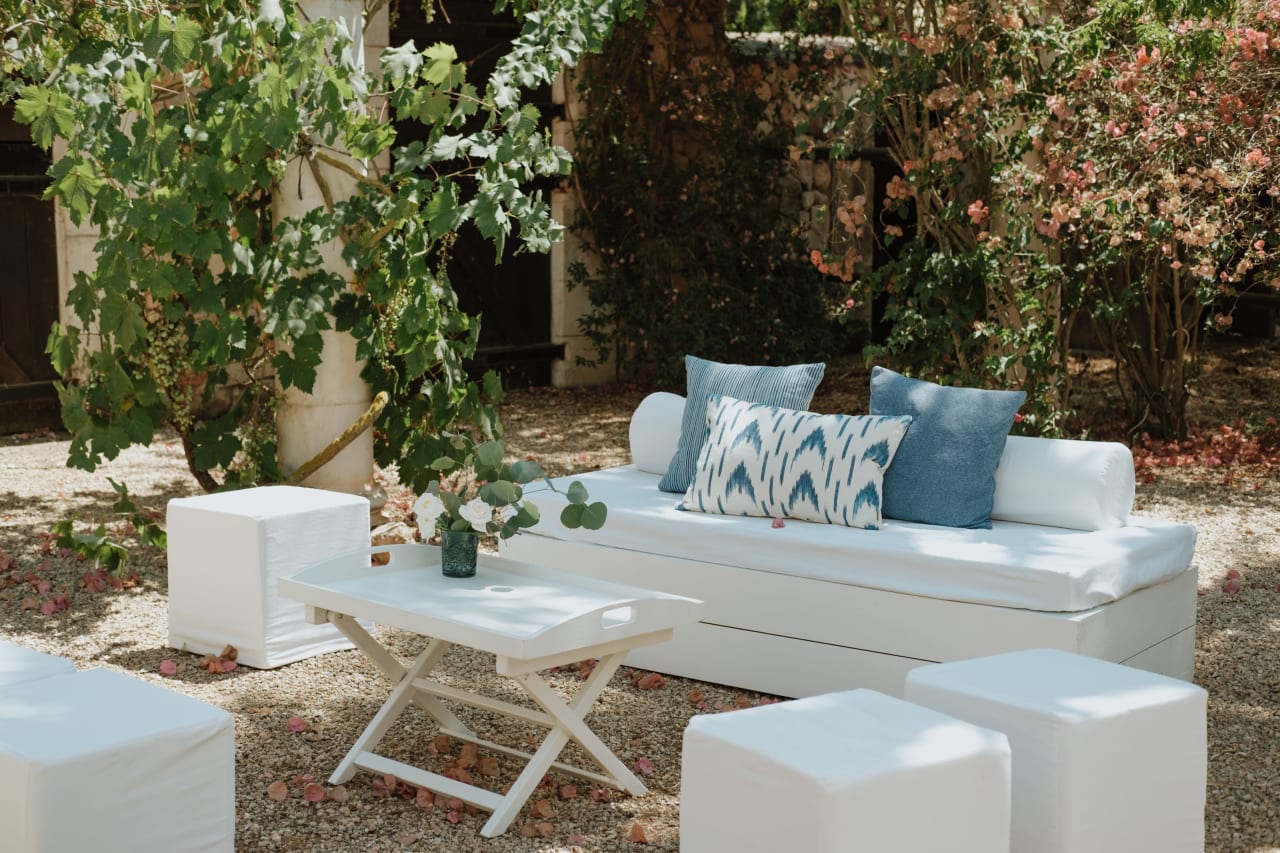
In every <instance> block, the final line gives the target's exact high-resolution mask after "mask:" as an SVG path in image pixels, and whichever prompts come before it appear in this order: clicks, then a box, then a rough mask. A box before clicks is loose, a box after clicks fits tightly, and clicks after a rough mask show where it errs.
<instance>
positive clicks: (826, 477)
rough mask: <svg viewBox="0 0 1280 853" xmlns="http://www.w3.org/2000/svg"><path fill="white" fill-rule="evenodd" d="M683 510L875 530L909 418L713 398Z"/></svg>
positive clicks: (909, 421)
mask: <svg viewBox="0 0 1280 853" xmlns="http://www.w3.org/2000/svg"><path fill="white" fill-rule="evenodd" d="M707 422H708V424H709V425H710V434H709V435H708V436H707V440H706V443H704V444H703V445H702V453H701V454H700V455H699V456H698V468H697V471H696V472H695V473H694V475H693V482H692V483H691V484H690V485H689V490H688V491H687V492H685V496H684V500H683V501H682V502H681V503H680V505H679V506H680V508H681V509H685V510H692V511H695V512H714V513H719V514H721V515H757V516H763V517H766V518H773V517H783V516H785V517H787V518H799V519H804V520H806V521H818V522H823V523H825V524H843V525H845V526H846V527H861V528H863V529H866V530H875V529H877V528H879V526H880V502H881V484H882V483H883V481H884V471H885V469H886V468H888V467H889V462H890V461H891V460H892V459H893V455H894V453H895V452H897V450H898V444H899V442H901V441H902V436H903V435H904V434H906V432H907V426H908V425H909V424H910V423H911V418H909V417H877V416H874V415H860V416H856V417H851V416H847V415H815V414H813V413H812V412H797V411H795V410H793V409H782V408H778V407H777V406H762V405H758V404H755V403H744V402H742V401H741V400H734V399H732V398H730V397H713V398H712V399H711V402H709V403H708V404H707Z"/></svg>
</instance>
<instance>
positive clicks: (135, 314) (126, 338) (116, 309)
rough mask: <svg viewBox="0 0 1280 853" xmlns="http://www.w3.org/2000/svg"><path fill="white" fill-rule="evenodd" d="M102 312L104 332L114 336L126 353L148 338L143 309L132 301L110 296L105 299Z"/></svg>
mask: <svg viewBox="0 0 1280 853" xmlns="http://www.w3.org/2000/svg"><path fill="white" fill-rule="evenodd" d="M101 312H102V313H101V318H102V331H103V332H104V333H106V334H109V335H112V336H114V337H115V339H116V343H117V344H118V345H119V346H120V348H121V349H123V350H125V351H126V352H127V351H130V350H133V349H134V347H135V346H136V345H137V343H138V342H139V341H141V340H143V339H144V338H145V337H146V335H147V323H146V321H145V320H143V318H142V309H141V308H139V307H138V305H137V304H136V303H134V302H133V301H132V300H130V299H126V298H125V297H123V296H120V295H119V294H108V295H106V296H105V297H103V300H102V306H101Z"/></svg>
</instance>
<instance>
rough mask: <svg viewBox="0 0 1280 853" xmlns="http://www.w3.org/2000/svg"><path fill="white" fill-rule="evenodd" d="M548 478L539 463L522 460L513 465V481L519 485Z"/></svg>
mask: <svg viewBox="0 0 1280 853" xmlns="http://www.w3.org/2000/svg"><path fill="white" fill-rule="evenodd" d="M546 476H547V472H546V471H544V470H543V469H542V466H541V465H539V464H538V463H537V462H532V461H530V460H527V459H522V460H520V461H519V462H513V463H512V464H511V479H512V480H515V481H516V482H517V483H532V482H533V481H534V480H541V479H544V478H545V477H546Z"/></svg>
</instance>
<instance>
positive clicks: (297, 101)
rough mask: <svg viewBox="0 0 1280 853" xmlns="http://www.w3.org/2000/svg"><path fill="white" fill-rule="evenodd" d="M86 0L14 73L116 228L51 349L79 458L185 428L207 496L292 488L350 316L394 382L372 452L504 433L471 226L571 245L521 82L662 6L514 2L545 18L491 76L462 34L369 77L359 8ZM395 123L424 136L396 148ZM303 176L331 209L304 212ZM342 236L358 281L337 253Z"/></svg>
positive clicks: (11, 67) (461, 448)
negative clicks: (466, 271) (284, 399)
mask: <svg viewBox="0 0 1280 853" xmlns="http://www.w3.org/2000/svg"><path fill="white" fill-rule="evenodd" d="M64 5H65V4H62V3H54V2H37V3H35V4H28V5H27V6H25V7H24V9H25V10H26V11H24V14H23V15H21V16H17V17H12V16H7V15H6V17H5V18H3V19H0V24H2V25H3V27H4V33H3V43H4V44H5V51H4V54H3V56H2V57H0V69H3V73H4V79H3V85H2V86H0V91H2V92H3V93H4V95H5V96H6V97H12V98H14V99H15V102H16V104H15V106H16V114H17V116H18V118H19V120H20V121H23V122H25V123H26V124H28V125H30V127H31V131H32V134H33V137H34V138H35V140H36V141H37V142H38V143H39V144H40V145H42V146H44V147H46V148H49V147H51V146H53V144H54V141H55V139H60V140H62V141H63V142H64V143H65V146H64V147H63V148H62V151H63V153H61V154H60V156H58V157H57V159H56V161H55V162H54V165H53V167H52V170H51V177H52V185H51V187H50V190H49V195H50V196H51V197H54V198H57V199H58V200H59V201H60V202H61V204H62V205H63V206H64V207H65V208H66V210H67V211H68V212H69V214H70V216H71V218H72V220H73V221H74V222H75V223H77V224H81V223H88V224H90V225H92V226H93V227H94V228H95V229H96V231H97V244H96V258H97V261H96V266H95V267H94V269H92V270H91V271H88V272H85V273H81V274H79V275H77V276H76V280H75V283H74V285H73V286H72V288H71V290H70V293H69V296H68V304H69V306H70V308H71V310H72V312H73V313H74V315H75V317H76V322H75V323H71V324H67V325H65V326H62V325H59V326H57V327H56V328H55V329H54V331H53V334H52V335H51V337H50V343H49V350H50V353H51V356H52V359H53V362H54V364H55V366H56V367H57V368H58V369H59V370H60V371H62V372H63V373H64V374H65V375H66V376H68V377H70V380H71V381H68V382H66V383H65V384H63V385H62V386H61V387H60V396H61V400H62V413H63V420H64V422H65V424H66V426H67V427H68V429H69V430H71V432H72V442H71V451H70V458H69V463H70V464H72V465H74V466H77V467H80V468H84V469H87V470H93V469H94V468H95V467H96V466H97V465H98V464H99V463H100V462H102V461H103V460H107V459H111V458H113V457H115V456H116V455H117V454H118V453H119V452H120V450H121V449H123V448H124V447H127V446H129V445H131V444H145V443H148V442H150V440H151V439H152V436H153V434H154V433H155V431H156V430H157V429H158V428H159V427H161V426H162V425H163V426H169V427H171V428H173V429H174V430H175V431H176V432H177V434H178V435H179V436H180V438H181V440H182V443H183V446H184V448H185V451H186V456H187V461H188V465H189V467H190V469H191V471H192V473H193V474H194V475H195V476H196V477H197V479H198V480H199V481H200V483H201V484H202V485H203V486H204V487H205V488H207V489H212V488H218V487H221V486H228V485H245V484H252V483H260V482H271V481H276V480H279V479H280V478H281V477H282V473H283V472H281V471H280V470H279V469H278V467H277V463H276V452H275V451H276V442H275V432H274V418H275V413H276V409H277V407H278V406H279V405H280V400H281V392H282V390H284V389H289V388H295V389H298V390H300V391H304V392H308V391H310V390H311V389H312V388H313V386H314V383H315V380H316V368H317V365H318V363H319V360H320V356H321V343H322V334H323V333H324V332H326V331H327V330H329V329H336V330H339V331H346V332H350V333H351V334H352V335H353V336H354V338H355V341H356V353H357V356H358V357H359V358H361V359H363V360H364V362H365V368H364V377H365V379H366V380H367V381H368V382H369V384H370V385H371V386H372V388H373V390H374V392H375V393H377V392H383V391H385V392H386V393H387V395H388V397H389V403H388V405H386V407H385V408H384V409H383V410H382V413H381V415H380V416H379V418H378V420H377V423H376V426H375V429H376V432H375V434H376V436H377V441H376V444H375V456H376V458H377V459H378V461H379V462H381V463H383V464H390V463H394V462H399V463H401V466H400V473H401V476H402V477H406V478H408V479H410V480H412V479H413V478H414V477H415V476H417V477H427V476H433V475H431V474H430V472H429V468H430V464H431V463H432V462H433V461H435V460H438V459H439V458H441V457H442V456H456V457H459V458H461V455H462V454H463V453H465V449H466V446H467V444H466V442H465V441H462V440H460V439H458V438H457V437H456V436H455V433H457V432H458V431H459V430H474V433H475V434H476V435H477V436H480V437H492V436H494V435H497V434H499V433H500V429H501V428H500V425H499V424H498V422H497V420H496V417H495V414H494V410H493V406H492V404H493V402H494V401H495V399H496V398H497V396H498V394H499V393H500V387H499V385H498V383H497V382H496V380H493V379H490V380H489V381H487V382H485V383H484V384H483V385H477V383H475V382H472V381H470V380H469V379H468V377H467V374H466V373H465V371H464V367H463V364H464V361H465V360H466V359H467V358H468V357H469V356H471V355H472V354H473V353H474V350H475V346H476V339H477V334H478V321H477V319H476V318H474V317H470V316H467V315H466V314H464V313H462V312H461V311H459V310H458V307H457V298H456V296H455V294H454V291H453V288H452V286H451V284H450V282H449V280H448V277H447V275H446V274H445V272H444V270H445V262H446V261H447V259H448V255H449V251H450V247H451V246H452V243H453V238H454V235H455V234H456V233H457V231H458V229H460V228H463V227H475V228H477V229H479V231H480V232H481V234H483V235H484V236H485V237H487V238H489V239H490V240H492V241H493V242H494V243H495V244H496V245H497V247H498V249H499V255H500V254H501V249H502V246H503V244H504V243H505V241H506V240H508V239H518V240H520V241H521V242H522V244H523V245H524V246H525V247H527V248H529V249H531V250H534V251H546V250H547V248H548V247H549V246H550V244H551V242H552V241H553V240H555V239H557V237H558V234H559V226H558V225H556V223H554V222H553V221H552V219H551V217H550V209H549V205H548V203H547V200H546V199H545V198H544V197H543V196H542V195H541V193H539V192H536V191H530V190H527V189H526V187H528V186H529V185H530V182H531V181H532V180H533V179H534V178H537V177H539V176H549V175H562V174H565V173H566V172H567V170H568V167H569V156H568V154H567V153H566V152H565V151H563V150H561V149H559V148H556V147H554V146H553V145H551V144H550V141H549V139H548V137H547V134H546V133H545V132H544V131H542V130H540V129H539V122H538V115H537V111H536V110H535V109H534V108H533V107H531V106H528V105H526V104H524V103H523V102H522V92H523V91H524V90H525V89H528V88H530V87H534V86H538V85H543V84H546V83H549V82H550V81H551V79H552V78H553V77H554V76H555V75H556V74H557V73H558V72H559V70H560V68H561V66H562V64H563V63H565V62H570V63H572V62H576V61H578V60H579V59H580V58H581V57H582V56H583V55H584V54H585V53H587V52H588V51H592V50H596V49H598V48H599V46H600V44H601V43H602V41H603V40H604V38H605V37H606V36H607V35H608V33H609V31H610V29H611V28H612V26H613V23H614V21H615V20H616V19H617V18H619V17H625V16H627V15H632V14H635V13H636V12H638V10H639V9H640V8H641V7H642V2H640V0H612V2H592V0H551V2H540V3H532V2H525V0H516V2H510V3H499V4H498V5H499V7H500V8H501V7H507V8H510V9H511V10H512V11H513V12H515V13H516V14H517V15H518V16H519V18H520V20H521V22H522V31H521V34H520V35H519V36H518V37H517V38H516V39H515V41H514V42H513V43H512V45H511V49H510V51H509V53H508V55H507V56H506V57H505V58H504V59H503V60H502V61H500V62H499V63H498V66H497V70H496V71H495V72H494V73H493V75H492V76H491V77H490V79H488V80H487V81H484V80H471V79H469V78H468V75H467V69H466V67H465V66H463V65H462V64H460V63H459V62H458V61H457V58H456V54H455V52H454V50H453V48H452V47H450V46H449V45H447V44H434V45H424V46H421V47H419V46H415V45H413V44H407V45H402V46H398V47H392V48H388V49H386V50H384V51H383V52H382V54H381V63H380V67H378V68H373V69H368V70H366V69H364V68H363V67H362V66H361V63H360V61H359V56H360V53H361V51H360V50H359V48H358V45H356V44H354V43H353V40H352V36H351V34H350V33H349V32H348V30H347V28H346V26H345V25H344V23H343V22H340V21H336V20H332V19H326V18H318V19H311V18H310V17H309V16H307V15H305V14H303V12H302V11H301V10H299V8H298V7H297V5H296V4H295V3H293V2H290V0H268V2H263V3H256V2H255V3H251V2H247V0H232V1H231V2H222V0H218V2H214V0H198V2H194V3H183V4H172V5H168V4H162V3H156V2H141V0H114V2H111V0H107V2H93V3H89V2H86V3H72V4H71V6H72V7H74V8H73V9H72V12H73V13H72V14H67V9H66V8H64ZM378 5H380V3H378ZM369 11H371V9H370V10H369ZM390 119H395V120H399V121H411V122H416V123H418V124H420V125H422V126H424V127H425V128H426V133H425V134H422V136H423V137H424V138H421V139H420V140H419V141H415V142H413V143H411V144H408V145H404V144H399V143H398V142H397V138H396V130H395V126H394V124H393V123H392V121H391V120H390ZM388 152H389V153H390V155H391V156H390V158H389V160H390V165H389V167H380V166H379V164H380V163H383V164H385V163H386V162H387V160H386V158H385V157H384V156H383V155H385V154H386V153H388ZM303 172H306V173H307V174H308V175H310V176H311V177H313V178H314V179H315V180H316V182H317V183H318V184H319V186H320V188H321V192H322V194H323V195H324V204H323V205H319V206H316V207H314V208H312V209H309V210H306V211H305V212H303V213H300V214H286V213H285V212H284V211H282V208H281V206H280V204H279V202H280V200H281V199H282V198H284V197H285V196H286V195H287V194H289V193H295V192H297V191H298V190H297V182H298V181H299V179H300V175H301V174H302V173H303ZM344 184H345V185H346V186H348V187H349V188H350V191H349V192H339V191H336V190H335V187H339V186H342V185H344ZM335 241H336V243H335ZM335 244H336V245H338V246H340V247H341V254H342V260H343V261H344V262H345V264H346V265H347V266H348V267H349V268H350V273H349V274H346V273H338V272H335V271H334V265H333V264H332V263H326V252H328V251H329V247H330V246H332V245H335ZM424 472H427V473H424Z"/></svg>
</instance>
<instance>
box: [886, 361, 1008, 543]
mask: <svg viewBox="0 0 1280 853" xmlns="http://www.w3.org/2000/svg"><path fill="white" fill-rule="evenodd" d="M1026 398H1027V394H1026V392H1025V391H988V390H984V389H981V388H957V387H947V386H943V385H935V384H934V383H932V382H925V381H923V380H920V379H908V378H907V377H905V376H902V375H901V374H898V373H894V372H893V371H892V370H887V369H885V368H883V367H875V368H873V369H872V371H871V414H873V415H910V416H911V418H912V420H911V428H910V429H909V430H907V435H906V437H905V438H904V439H903V440H902V446H901V447H899V448H898V454H897V456H895V457H894V460H893V464H892V465H891V466H890V467H889V470H888V472H887V473H886V474H885V477H884V515H885V517H886V518H897V519H900V520H902V521H922V522H924V523H926V524H939V525H945V526H947V527H984V528H985V527H990V526H991V506H992V502H993V501H994V499H995V492H996V479H995V474H996V466H997V465H999V464H1000V454H1002V453H1003V452H1004V443H1005V439H1006V438H1008V437H1009V429H1010V428H1011V427H1012V426H1013V418H1014V415H1016V414H1017V413H1018V408H1019V407H1020V406H1021V405H1022V403H1023V401H1025V400H1026Z"/></svg>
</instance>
